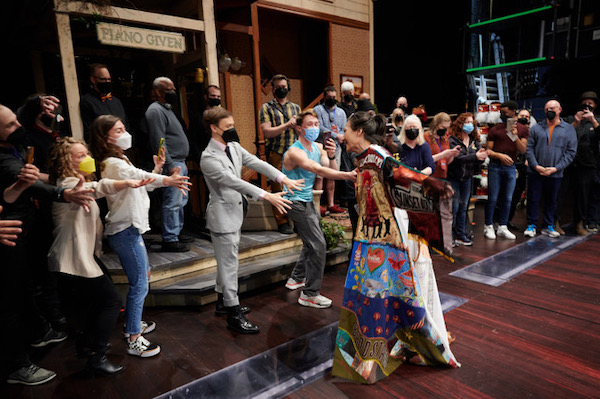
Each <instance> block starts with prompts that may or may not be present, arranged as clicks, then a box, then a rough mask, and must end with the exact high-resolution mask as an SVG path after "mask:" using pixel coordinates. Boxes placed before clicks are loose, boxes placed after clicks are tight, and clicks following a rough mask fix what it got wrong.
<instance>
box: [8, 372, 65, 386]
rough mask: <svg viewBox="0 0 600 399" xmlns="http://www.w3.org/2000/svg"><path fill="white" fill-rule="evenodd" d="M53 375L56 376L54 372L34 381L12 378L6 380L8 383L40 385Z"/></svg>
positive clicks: (52, 377) (49, 379)
mask: <svg viewBox="0 0 600 399" xmlns="http://www.w3.org/2000/svg"><path fill="white" fill-rule="evenodd" d="M54 377H56V373H55V374H53V375H51V376H49V377H47V378H45V379H43V380H40V381H34V382H27V381H23V380H13V379H11V378H9V379H7V380H6V382H7V383H9V384H22V385H27V386H30V387H31V386H35V385H42V384H45V383H47V382H48V381H51V380H52V379H54Z"/></svg>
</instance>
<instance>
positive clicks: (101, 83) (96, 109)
mask: <svg viewBox="0 0 600 399" xmlns="http://www.w3.org/2000/svg"><path fill="white" fill-rule="evenodd" d="M90 82H91V84H92V91H90V92H88V93H86V94H85V95H84V96H83V97H82V98H81V102H80V103H79V108H80V109H81V120H82V121H83V137H84V138H85V141H86V142H87V141H88V139H89V131H90V126H92V122H94V120H95V119H96V118H97V117H99V116H100V115H115V116H118V117H119V118H121V121H123V124H125V128H126V129H127V130H129V121H128V120H127V115H126V114H125V109H124V108H123V103H121V100H119V99H118V98H117V97H115V96H113V95H112V79H111V77H110V72H109V71H108V67H107V66H106V65H104V64H91V65H90Z"/></svg>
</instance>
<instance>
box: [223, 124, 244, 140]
mask: <svg viewBox="0 0 600 399" xmlns="http://www.w3.org/2000/svg"><path fill="white" fill-rule="evenodd" d="M222 137H223V141H224V142H226V143H230V142H232V141H237V142H238V143H239V142H240V136H238V133H237V130H235V128H234V127H232V128H231V129H227V130H225V131H223V136H222Z"/></svg>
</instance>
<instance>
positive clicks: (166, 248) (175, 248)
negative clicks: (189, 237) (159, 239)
mask: <svg viewBox="0 0 600 399" xmlns="http://www.w3.org/2000/svg"><path fill="white" fill-rule="evenodd" d="M189 250H190V245H189V244H184V243H182V242H179V241H172V242H164V241H163V243H162V247H161V251H162V252H187V251H189Z"/></svg>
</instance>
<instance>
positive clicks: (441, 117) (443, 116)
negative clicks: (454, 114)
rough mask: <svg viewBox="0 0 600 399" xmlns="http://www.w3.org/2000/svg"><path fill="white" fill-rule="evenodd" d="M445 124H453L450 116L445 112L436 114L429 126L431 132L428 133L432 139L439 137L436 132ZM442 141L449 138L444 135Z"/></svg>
mask: <svg viewBox="0 0 600 399" xmlns="http://www.w3.org/2000/svg"><path fill="white" fill-rule="evenodd" d="M444 122H452V119H451V118H450V115H448V114H447V113H445V112H440V113H437V114H435V116H434V117H433V119H432V120H431V123H430V124H429V130H428V131H427V133H428V134H429V136H430V137H432V138H433V137H435V136H436V135H437V132H436V130H437V128H438V126H439V125H441V124H442V123H444ZM448 128H450V127H448ZM446 130H447V129H446ZM441 139H442V140H447V137H446V136H445V135H444V136H443V137H442V138H441Z"/></svg>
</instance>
